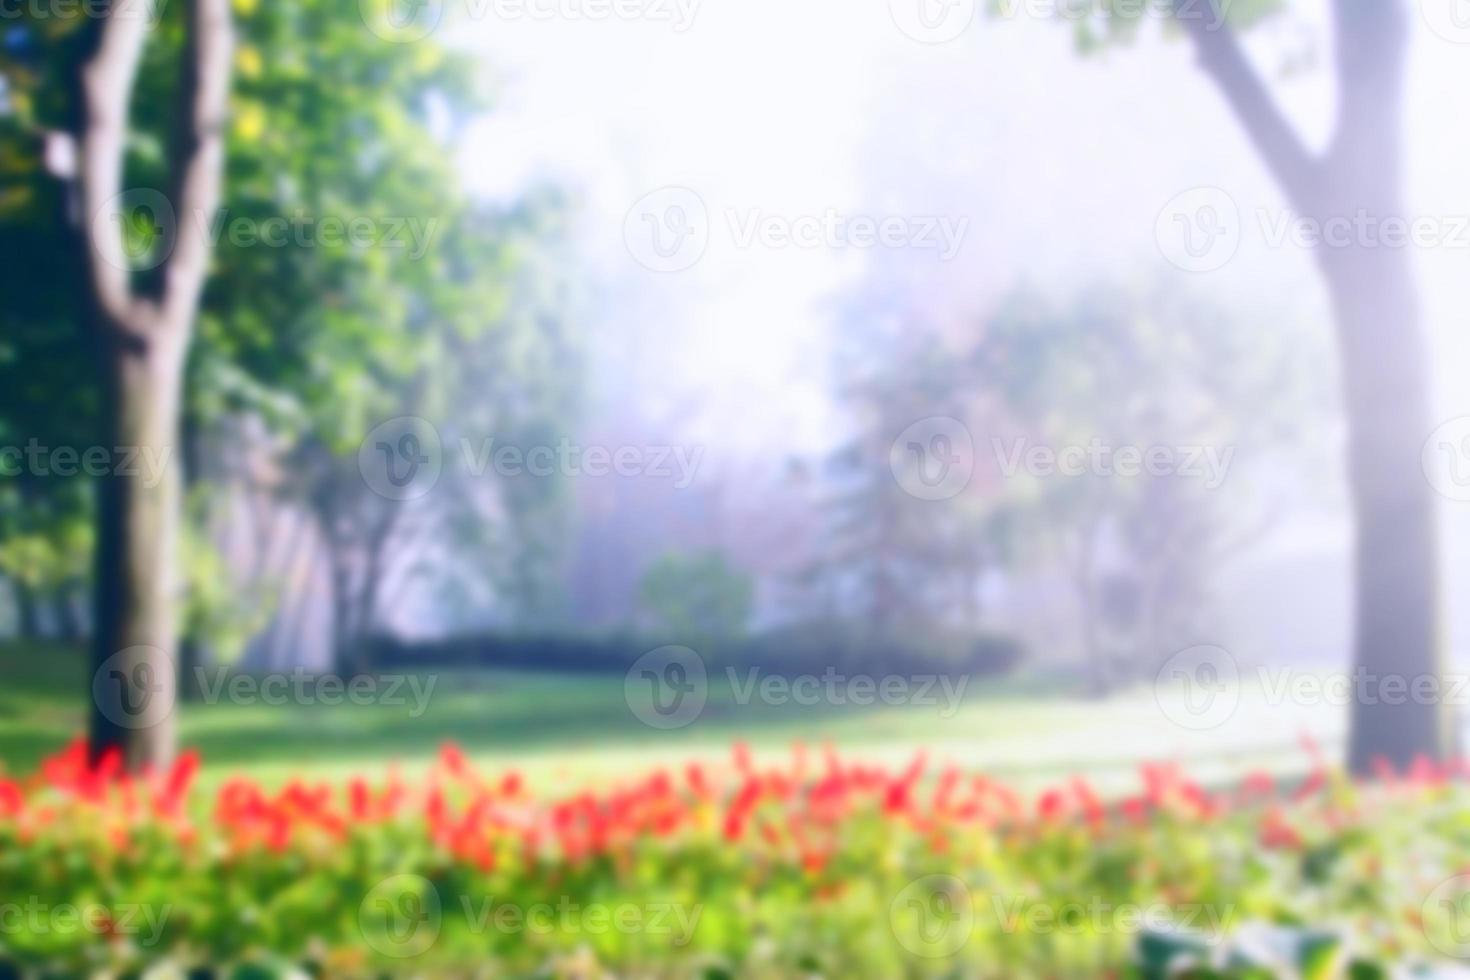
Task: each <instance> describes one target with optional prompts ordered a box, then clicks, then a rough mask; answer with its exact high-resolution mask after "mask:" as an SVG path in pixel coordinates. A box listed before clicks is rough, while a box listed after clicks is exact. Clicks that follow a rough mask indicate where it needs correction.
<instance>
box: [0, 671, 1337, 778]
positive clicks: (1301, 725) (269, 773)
mask: <svg viewBox="0 0 1470 980" xmlns="http://www.w3.org/2000/svg"><path fill="white" fill-rule="evenodd" d="M0 671H3V674H4V677H5V679H6V681H7V683H6V684H4V685H3V687H0V763H3V765H4V766H5V768H6V769H8V770H9V771H12V772H22V771H26V770H29V769H30V768H32V767H33V766H34V765H35V763H36V761H37V760H38V759H39V758H41V757H42V756H44V755H46V754H48V753H50V752H53V751H55V750H56V749H57V748H58V747H60V746H61V745H63V744H64V743H65V742H67V741H68V740H69V739H70V738H72V737H73V736H74V735H75V734H76V733H78V732H80V731H81V730H82V729H83V727H84V720H85V715H86V712H85V708H86V703H85V699H86V697H87V692H88V691H89V690H90V678H89V676H88V672H87V668H86V665H85V662H84V658H83V655H82V653H81V652H80V651H78V650H75V649H72V648H68V647H62V646H37V645H28V646H17V645H13V644H11V645H0ZM418 680H419V683H420V688H419V689H420V690H424V689H425V686H426V685H427V684H428V683H429V682H430V681H432V682H433V685H434V686H433V688H432V693H431V694H430V695H429V697H428V698H427V699H426V701H424V702H423V704H424V710H423V711H422V713H421V714H419V715H418V716H417V717H413V716H412V715H413V711H414V703H415V701H414V697H413V695H412V694H411V693H410V690H409V687H408V685H406V684H405V685H404V686H403V688H402V689H401V690H400V694H401V695H402V696H403V699H404V701H405V703H404V704H400V705H387V704H377V703H374V704H341V705H336V706H324V705H321V704H296V703H291V704H284V705H266V704H259V703H256V704H238V703H232V702H230V701H229V700H228V698H227V697H221V698H219V699H218V700H216V701H214V703H187V704H184V705H181V706H180V708H179V713H180V737H181V741H182V742H183V744H184V745H186V746H191V747H195V748H198V749H200V750H201V751H202V753H203V756H204V762H205V773H204V774H205V778H206V780H210V779H217V778H219V777H220V776H222V775H223V774H226V773H228V772H234V771H245V772H249V773H250V774H252V775H254V776H256V777H257V778H260V779H263V780H267V781H276V780H280V779H284V778H287V777H289V776H291V775H295V774H302V775H308V776H324V775H341V774H343V773H347V772H354V771H361V770H363V769H367V768H370V767H373V766H376V765H382V764H384V763H387V762H389V761H396V762H399V763H401V764H402V766H403V768H404V769H405V770H406V771H412V770H413V769H414V768H415V767H416V766H418V765H420V764H422V763H424V762H425V761H427V760H428V759H430V758H431V757H432V756H433V755H434V754H435V752H436V751H437V749H438V747H439V746H440V745H441V744H442V743H443V742H445V741H449V740H452V741H455V742H457V743H459V744H460V745H461V746H462V747H463V748H464V749H465V751H466V752H467V753H468V754H469V755H471V756H472V757H473V758H474V759H475V760H476V761H477V762H478V763H479V764H481V765H483V766H486V767H489V768H492V769H495V768H511V767H515V768H519V769H521V770H523V771H524V772H525V773H526V775H527V776H528V778H529V779H530V780H531V781H532V782H533V783H540V784H542V785H546V786H556V785H560V784H568V783H581V782H588V781H590V782H597V781H604V780H607V779H612V778H616V777H617V776H618V775H619V774H623V773H627V772H630V771H635V770H642V769H646V768H648V767H650V766H654V765H659V764H664V763H672V762H681V761H684V760H688V759H692V758H704V759H723V758H726V757H728V753H729V750H730V746H731V744H732V743H734V742H736V741H745V742H747V743H748V744H749V745H750V746H751V747H752V748H753V749H754V750H755V752H756V753H757V755H759V754H761V753H765V752H772V753H782V752H785V751H787V750H788V749H789V748H790V746H791V745H792V744H793V743H796V742H805V743H808V744H810V745H813V746H816V745H820V744H823V743H827V742H830V743H832V744H834V745H836V746H837V747H838V748H839V749H841V750H842V751H844V752H846V753H853V754H857V755H861V756H864V757H868V758H873V759H880V760H884V761H892V762H898V761H901V760H902V759H904V758H906V757H908V756H911V755H912V754H913V753H915V752H917V751H919V750H921V749H923V750H927V751H928V752H929V753H930V755H931V757H932V758H934V759H935V760H936V761H955V762H958V763H959V764H960V765H962V766H964V767H965V768H968V769H972V770H981V771H985V772H987V773H990V774H992V775H997V776H1004V777H1007V778H1010V779H1012V780H1014V781H1016V782H1018V783H1020V784H1023V785H1035V784H1039V783H1045V782H1050V781H1054V780H1058V779H1061V778H1064V777H1067V776H1069V775H1071V774H1073V773H1086V774H1088V775H1089V776H1090V777H1092V778H1093V779H1095V780H1096V781H1098V782H1099V784H1100V785H1102V786H1103V787H1104V788H1105V789H1106V788H1107V787H1109V786H1110V785H1116V786H1131V785H1132V780H1133V776H1134V770H1135V768H1136V766H1137V765H1138V763H1140V762H1143V761H1161V760H1178V761H1181V762H1183V763H1184V764H1185V765H1186V766H1187V767H1188V768H1189V770H1190V772H1191V773H1192V774H1194V775H1196V776H1197V777H1198V778H1201V779H1204V780H1209V781H1221V782H1224V781H1230V780H1233V779H1235V778H1237V777H1238V776H1240V775H1241V774H1243V773H1244V772H1246V771H1248V770H1251V769H1256V768H1266V769H1269V770H1272V771H1274V772H1277V773H1280V774H1285V775H1290V774H1292V773H1295V772H1297V771H1300V770H1301V769H1304V768H1305V767H1306V764H1307V759H1306V754H1305V753H1304V751H1303V750H1302V744H1301V739H1302V736H1303V735H1304V734H1310V735H1311V736H1312V737H1314V738H1315V739H1317V740H1318V741H1319V742H1320V743H1321V744H1322V745H1323V746H1324V748H1325V749H1326V750H1327V751H1328V753H1329V754H1332V755H1335V754H1336V752H1337V751H1338V749H1339V747H1340V744H1341V741H1342V733H1343V731H1344V727H1345V721H1346V714H1345V712H1344V711H1343V710H1342V709H1340V708H1333V707H1328V706H1312V707H1308V706H1302V705H1294V704H1290V703H1287V704H1270V703H1267V700H1266V699H1265V698H1264V697H1260V696H1259V695H1255V696H1253V695H1252V694H1251V692H1249V691H1245V692H1242V698H1241V702H1240V705H1239V708H1238V709H1237V710H1236V711H1235V712H1234V714H1233V715H1232V716H1231V717H1230V718H1229V720H1228V721H1226V722H1225V723H1224V724H1222V725H1220V726H1218V727H1216V728H1213V729H1210V730H1205V731H1195V730H1190V729H1187V728H1183V727H1180V726H1179V725H1177V724H1174V723H1173V722H1171V721H1170V719H1169V717H1168V716H1167V714H1166V713H1165V711H1164V710H1163V708H1161V706H1160V704H1159V701H1158V700H1157V698H1156V696H1155V692H1154V690H1153V689H1152V687H1150V686H1141V687H1139V688H1137V689H1135V690H1131V691H1126V692H1123V693H1121V694H1119V695H1117V696H1115V697H1113V698H1109V699H1107V700H1095V699H1089V698H1085V697H1081V696H1069V695H1065V694H1058V693H1055V692H1056V689H1057V685H1056V684H1055V683H1054V682H1043V680H1042V679H1040V678H1037V677H1026V676H1019V677H1014V678H1006V679H1003V680H993V679H992V680H976V681H973V682H972V683H971V684H969V685H968V687H967V688H966V689H965V691H964V697H963V698H962V699H961V701H960V702H959V704H958V706H957V710H954V711H952V712H951V711H950V710H948V708H947V707H945V706H944V701H943V698H942V697H941V698H940V699H939V701H940V703H939V705H927V706H917V705H905V706H902V707H856V706H851V705H846V706H832V705H823V706H821V707H810V706H802V705H797V704H791V703H788V704H781V705H776V704H762V703H759V702H758V701H750V702H749V703H745V704H742V703H739V700H738V699H737V697H736V693H735V691H734V689H733V688H732V686H731V685H730V684H729V683H728V680H727V678H725V676H724V675H723V674H720V673H712V674H711V678H710V692H709V701H708V704H707V706H706V708H705V710H704V712H703V714H702V715H701V716H700V718H699V719H698V720H697V721H696V722H694V723H693V724H692V725H690V726H689V727H687V728H684V729H681V730H678V731H670V732H664V731H657V730H654V729H651V728H649V727H647V726H645V725H643V724H642V723H641V722H640V721H639V720H638V719H637V718H636V717H635V716H634V715H633V713H632V712H631V711H630V710H629V708H628V706H627V704H626V702H625V700H624V695H623V677H622V675H621V674H618V675H613V676H585V675H565V674H550V673H532V672H513V671H482V672H473V673H471V672H445V673H440V674H436V675H422V676H421V677H419V678H418Z"/></svg>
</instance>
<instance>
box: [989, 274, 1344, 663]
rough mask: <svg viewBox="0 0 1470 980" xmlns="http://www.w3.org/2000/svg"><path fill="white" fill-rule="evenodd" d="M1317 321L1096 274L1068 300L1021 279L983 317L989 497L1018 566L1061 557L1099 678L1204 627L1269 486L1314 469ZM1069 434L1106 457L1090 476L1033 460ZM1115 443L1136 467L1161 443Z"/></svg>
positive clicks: (1302, 477)
mask: <svg viewBox="0 0 1470 980" xmlns="http://www.w3.org/2000/svg"><path fill="white" fill-rule="evenodd" d="M1308 337H1310V335H1309V334H1304V333H1303V332H1302V331H1300V330H1295V329H1292V327H1291V324H1290V322H1289V320H1287V321H1285V322H1283V321H1282V320H1281V319H1277V318H1273V319H1272V320H1271V321H1270V327H1269V329H1259V328H1254V327H1252V326H1251V322H1250V320H1249V318H1246V317H1243V316H1240V315H1237V314H1233V313H1232V312H1231V311H1230V310H1228V309H1225V308H1221V307H1219V306H1218V305H1215V304H1213V303H1210V302H1208V301H1205V300H1204V299H1202V298H1201V297H1198V296H1195V295H1192V294H1191V293H1190V292H1187V291H1179V290H1163V289H1155V290H1153V291H1149V292H1139V291H1128V290H1123V289H1119V288H1116V287H1108V286H1094V287H1091V288H1088V289H1084V290H1082V291H1080V292H1079V293H1078V294H1077V295H1076V296H1075V297H1074V298H1072V299H1071V300H1069V301H1067V302H1066V303H1060V304H1059V303H1053V302H1047V301H1045V300H1042V299H1040V298H1038V297H1036V296H1033V295H1028V294H1025V293H1022V294H1018V295H1015V296H1013V297H1011V299H1010V300H1008V301H1007V302H1006V303H1004V304H1002V306H1001V308H1000V309H999V311H998V312H997V313H996V314H995V315H994V316H993V317H991V318H989V319H988V321H987V324H986V327H985V330H984V337H983V340H982V341H981V342H980V344H979V346H978V347H977V348H976V350H975V353H974V355H973V363H974V374H973V382H972V383H973V385H974V390H975V391H976V392H977V393H983V396H982V397H985V398H986V399H987V400H989V401H990V403H991V405H992V409H991V411H990V412H989V413H988V418H987V422H986V427H985V433H984V437H983V438H984V440H985V441H986V443H987V445H986V446H985V447H983V448H982V452H981V455H982V457H984V458H985V459H986V460H988V461H990V462H991V463H992V465H993V466H996V467H1000V468H1001V469H1002V472H1001V473H999V474H998V475H999V476H1000V479H999V480H997V481H995V482H994V486H995V487H996V498H997V501H996V502H997V506H998V507H999V508H1001V509H1002V510H1003V511H1004V512H1005V513H1006V514H1007V517H1008V520H1007V523H1006V527H1007V529H1008V530H1009V533H1010V534H1011V535H1012V536H1014V537H1015V538H1017V539H1019V540H1024V541H1026V542H1027V543H1028V546H1027V548H1026V549H1025V550H1024V551H1022V550H1021V549H1019V548H1014V547H1013V548H1010V549H1008V553H1009V554H1010V556H1011V561H1010V562H1009V564H1011V565H1012V566H1021V567H1025V566H1028V565H1036V564H1041V563H1047V562H1056V561H1060V562H1061V563H1062V565H1063V567H1064V568H1066V569H1067V572H1068V576H1067V577H1068V579H1069V580H1070V582H1071V585H1072V587H1073V588H1074V590H1075V593H1076V596H1077V601H1078V608H1079V613H1080V634H1081V640H1082V642H1081V646H1082V650H1083V653H1084V656H1085V658H1086V662H1087V663H1088V665H1089V666H1090V669H1091V683H1092V686H1093V688H1094V690H1096V691H1098V692H1106V691H1108V690H1109V689H1111V688H1112V687H1113V686H1114V685H1116V684H1117V683H1119V682H1124V681H1128V680H1131V679H1133V678H1136V677H1138V676H1139V675H1140V674H1142V673H1148V672H1151V671H1153V670H1154V669H1156V668H1157V666H1158V664H1159V663H1160V662H1161V661H1162V660H1163V659H1165V658H1166V657H1167V656H1169V654H1171V653H1172V652H1174V651H1175V650H1177V649H1179V648H1180V647H1182V646H1187V645H1192V644H1194V643H1197V642H1200V641H1199V637H1201V636H1207V635H1210V634H1209V632H1208V622H1209V616H1210V613H1211V611H1212V609H1213V602H1212V597H1213V586H1214V584H1215V582H1216V581H1217V577H1218V575H1219V573H1220V571H1221V569H1222V568H1224V567H1225V566H1226V565H1228V563H1229V562H1230V561H1232V560H1233V559H1235V558H1237V557H1239V556H1240V555H1241V554H1242V553H1243V552H1244V551H1245V550H1246V549H1247V548H1248V547H1249V546H1251V545H1252V544H1254V543H1256V542H1257V541H1258V540H1259V538H1260V537H1261V536H1262V535H1263V534H1264V533H1265V532H1266V531H1268V530H1269V529H1270V528H1271V527H1272V526H1274V524H1275V523H1276V521H1277V520H1278V519H1280V518H1281V517H1282V516H1284V514H1283V511H1284V508H1283V507H1282V506H1280V505H1279V503H1278V502H1275V501H1274V500H1273V498H1279V497H1280V496H1282V495H1284V488H1285V487H1286V486H1289V485H1298V486H1300V485H1310V484H1311V483H1312V482H1313V481H1312V479H1311V474H1313V473H1315V472H1317V468H1316V465H1314V464H1320V463H1321V462H1322V461H1321V460H1318V459H1317V458H1316V457H1317V454H1316V453H1315V452H1313V449H1312V439H1311V438H1310V437H1311V435H1312V434H1313V433H1315V432H1318V431H1320V430H1321V428H1322V424H1323V422H1324V414H1325V410H1326V407H1327V406H1328V405H1330V404H1331V401H1332V400H1331V398H1330V397H1329V396H1328V394H1327V387H1326V386H1325V385H1316V384H1312V383H1310V381H1309V379H1312V378H1313V377H1314V375H1313V374H1312V372H1311V370H1310V368H1311V366H1312V365H1313V364H1314V363H1316V362H1317V361H1318V360H1320V358H1319V357H1313V356H1312V355H1313V354H1314V353H1316V352H1315V351H1314V350H1313V345H1312V344H1311V343H1309V342H1308V340H1307V338H1308ZM1069 447H1070V448H1071V449H1072V450H1073V451H1077V450H1083V451H1091V447H1097V448H1099V449H1100V450H1102V451H1104V452H1106V456H1102V455H1100V456H1099V458H1098V461H1097V464H1096V466H1097V469H1096V470H1095V471H1094V470H1092V469H1090V468H1091V467H1092V466H1093V465H1094V464H1093V462H1092V461H1091V460H1090V459H1089V460H1087V461H1086V466H1087V467H1089V471H1088V472H1085V473H1081V474H1077V473H1059V472H1046V473H1036V472H1032V471H1030V470H1029V469H1028V467H1027V465H1026V459H1027V455H1028V454H1029V453H1030V452H1032V451H1033V450H1035V449H1038V448H1039V449H1041V450H1043V451H1045V452H1048V453H1061V452H1063V451H1064V450H1067V449H1068V448H1069ZM1119 450H1127V451H1134V452H1138V453H1139V454H1140V457H1141V458H1140V461H1139V462H1140V469H1141V463H1142V460H1143V458H1144V457H1143V454H1146V453H1147V452H1149V451H1156V452H1158V453H1160V454H1164V453H1167V454H1168V456H1167V457H1164V456H1162V455H1161V456H1160V457H1159V459H1160V465H1158V466H1156V467H1155V472H1153V473H1149V472H1147V471H1141V472H1138V473H1136V474H1120V473H1118V472H1117V464H1118V461H1119V458H1118V456H1117V452H1118V451H1119ZM1007 467H1010V468H1012V469H1013V470H1014V472H1009V473H1007V472H1004V469H1005V468H1007ZM1130 467H1131V464H1130ZM1263 468H1265V469H1268V470H1270V471H1271V473H1272V475H1273V477H1274V479H1275V483H1274V484H1273V485H1272V486H1271V487H1269V488H1265V487H1262V485H1261V483H1260V480H1259V478H1258V477H1259V474H1260V471H1261V470H1262V469H1263Z"/></svg>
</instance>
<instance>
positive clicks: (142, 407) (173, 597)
mask: <svg viewBox="0 0 1470 980" xmlns="http://www.w3.org/2000/svg"><path fill="white" fill-rule="evenodd" d="M183 335H184V334H183V332H182V331H159V332H158V334H157V337H158V339H156V340H153V341H151V342H148V343H146V344H143V345H129V344H115V345H113V347H112V348H111V349H110V350H109V351H107V352H106V354H105V355H104V362H105V363H104V371H105V372H106V376H105V378H104V379H103V382H104V384H105V386H106V388H105V391H106V392H107V396H108V397H107V398H106V400H105V401H104V404H105V405H106V406H107V407H108V410H109V416H110V418H109V422H108V425H109V432H108V437H109V441H108V442H107V443H106V445H110V446H121V447H127V448H128V449H129V450H134V449H136V451H138V452H140V453H141V454H142V457H141V458H143V459H145V460H146V459H150V458H151V459H155V460H160V461H165V460H166V461H167V465H164V466H162V467H160V468H158V469H157V471H156V472H155V471H153V469H152V468H151V467H149V466H139V467H133V468H130V469H129V470H128V471H127V472H114V473H112V474H110V475H109V476H107V477H105V478H103V479H102V481H101V484H100V487H99V497H98V508H99V512H98V528H97V567H96V581H95V584H94V589H95V600H94V601H95V610H94V616H95V618H94V623H95V624H96V628H95V630H94V637H93V651H92V664H93V670H94V675H93V686H92V692H93V715H92V729H91V732H92V747H93V751H94V753H101V752H102V751H104V750H105V749H107V748H109V747H117V748H120V749H121V750H122V753H123V758H124V760H125V762H126V763H127V765H128V767H129V768H130V769H134V770H136V769H141V768H143V767H144V766H154V767H159V766H163V765H165V764H167V763H168V762H169V761H170V759H171V757H172V754H173V747H174V707H175V700H176V685H177V675H176V671H175V669H174V667H175V664H176V662H177V654H178V650H177V643H178V639H177V637H178V599H179V567H178V562H179V550H178V537H179V520H180V513H181V507H180V503H181V500H180V488H181V482H180V473H179V467H178V465H177V462H176V461H175V460H174V459H173V458H172V454H173V450H174V447H175V446H176V444H177V435H178V431H177V429H178V419H179V396H180V389H181V387H182V378H183V370H182V369H183V345H182V343H179V342H175V343H173V344H170V343H168V340H167V338H171V337H181V336H183Z"/></svg>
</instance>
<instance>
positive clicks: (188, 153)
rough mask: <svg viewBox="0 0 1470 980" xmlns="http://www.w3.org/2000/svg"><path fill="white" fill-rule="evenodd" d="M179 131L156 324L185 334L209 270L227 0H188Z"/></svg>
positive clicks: (229, 52) (220, 153) (225, 76)
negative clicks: (172, 222)
mask: <svg viewBox="0 0 1470 980" xmlns="http://www.w3.org/2000/svg"><path fill="white" fill-rule="evenodd" d="M185 17H186V21H187V36H186V40H185V51H184V78H183V83H182V85H181V86H180V88H181V91H182V93H183V106H182V107H181V109H182V111H181V112H180V116H179V120H180V126H181V130H180V132H179V135H178V141H177V143H176V145H175V149H174V158H173V162H172V173H173V179H174V186H173V193H172V194H170V201H171V202H172V204H173V207H174V215H175V219H176V222H177V230H176V234H175V239H174V243H173V251H172V252H171V253H170V255H169V257H168V260H167V263H166V264H165V266H164V269H163V282H164V291H163V301H162V305H163V309H164V317H163V323H164V324H165V325H166V327H167V328H168V329H173V330H179V331H185V332H187V331H188V329H189V327H190V325H191V324H192V322H193V319H194V313H195V311H196V310H197V309H198V306H199V296H200V294H201V292H202V291H203V289H204V279H205V276H206V274H207V273H208V270H209V252H210V242H209V228H210V226H211V224H212V220H213V218H214V211H215V209H216V208H218V207H219V200H220V186H221V184H222V182H223V175H224V160H225V147H224V126H225V117H226V113H227V112H228V110H229V92H230V68H231V60H232V57H233V50H234V31H233V30H232V28H231V25H230V2H229V0H189V2H188V5H187V7H186V8H185Z"/></svg>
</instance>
